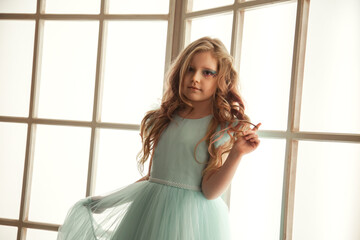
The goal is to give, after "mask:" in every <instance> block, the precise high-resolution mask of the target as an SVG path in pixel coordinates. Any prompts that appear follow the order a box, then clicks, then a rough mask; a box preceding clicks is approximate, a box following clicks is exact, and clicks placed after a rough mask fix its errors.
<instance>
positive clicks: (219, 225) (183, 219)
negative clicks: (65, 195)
mask: <svg viewBox="0 0 360 240" xmlns="http://www.w3.org/2000/svg"><path fill="white" fill-rule="evenodd" d="M211 118H212V116H211V115H209V116H206V117H204V118H200V119H184V118H181V117H179V116H178V115H176V116H174V119H173V121H172V122H171V123H170V124H169V126H168V127H167V129H166V130H165V131H164V132H163V133H162V135H161V138H160V141H159V143H158V145H157V147H156V149H155V152H154V159H153V165H152V169H151V174H150V176H151V177H150V180H149V181H142V182H138V183H133V184H130V185H128V186H126V187H123V188H121V189H119V190H116V191H114V192H113V193H111V194H109V195H107V196H105V197H103V198H101V199H99V200H94V199H93V198H91V197H89V198H86V199H82V200H80V201H78V202H77V203H76V204H75V205H74V206H73V207H72V208H71V209H70V211H69V213H68V215H67V217H66V219H65V222H64V224H63V225H62V226H61V227H60V229H59V234H58V240H65V239H66V240H90V239H91V240H95V239H96V240H97V239H99V240H100V239H102V240H103V239H104V240H108V239H109V240H110V239H113V240H228V239H230V230H229V222H228V208H227V205H226V204H225V203H224V201H223V200H222V198H221V197H218V198H217V199H214V200H208V199H206V198H205V197H204V195H203V194H202V192H201V172H202V170H203V169H204V167H205V164H206V162H207V161H208V158H209V155H208V152H207V146H206V143H205V142H202V143H201V144H199V146H198V148H197V151H196V156H197V160H198V161H199V162H201V163H198V162H196V161H195V158H194V147H195V145H196V143H197V142H198V141H199V140H200V139H201V138H203V137H204V135H205V133H206V130H207V127H208V124H209V122H210V121H211ZM225 140H226V138H224V139H222V141H225Z"/></svg>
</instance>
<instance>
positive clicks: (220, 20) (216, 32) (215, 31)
mask: <svg viewBox="0 0 360 240" xmlns="http://www.w3.org/2000/svg"><path fill="white" fill-rule="evenodd" d="M232 20H233V14H232V13H226V14H218V15H213V16H210V17H201V18H195V19H193V20H192V21H191V27H190V28H191V37H190V41H191V42H193V41H195V40H197V39H199V38H201V37H205V36H209V37H213V38H219V39H220V40H221V41H222V42H223V43H224V45H225V46H226V48H227V50H228V51H229V52H230V46H231V31H232Z"/></svg>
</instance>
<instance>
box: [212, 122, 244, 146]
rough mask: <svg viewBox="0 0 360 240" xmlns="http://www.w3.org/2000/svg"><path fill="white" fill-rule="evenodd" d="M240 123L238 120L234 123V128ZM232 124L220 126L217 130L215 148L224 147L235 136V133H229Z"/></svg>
mask: <svg viewBox="0 0 360 240" xmlns="http://www.w3.org/2000/svg"><path fill="white" fill-rule="evenodd" d="M238 123H239V121H238V120H236V121H235V122H234V123H232V126H233V127H235V126H236V125H237V124H238ZM229 128H230V123H225V124H219V125H218V126H217V128H216V130H215V138H214V139H215V140H217V141H216V142H214V145H215V148H218V147H219V146H221V145H223V144H224V143H226V142H228V141H230V139H231V136H233V135H234V134H233V132H232V131H229Z"/></svg>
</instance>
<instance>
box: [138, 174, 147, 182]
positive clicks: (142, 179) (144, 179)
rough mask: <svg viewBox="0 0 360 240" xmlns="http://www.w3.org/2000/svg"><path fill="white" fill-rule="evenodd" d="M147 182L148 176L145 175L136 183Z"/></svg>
mask: <svg viewBox="0 0 360 240" xmlns="http://www.w3.org/2000/svg"><path fill="white" fill-rule="evenodd" d="M146 180H149V174H147V175H145V176H144V177H142V178H140V179H139V180H137V181H136V182H141V181H146Z"/></svg>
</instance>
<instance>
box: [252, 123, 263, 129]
mask: <svg viewBox="0 0 360 240" xmlns="http://www.w3.org/2000/svg"><path fill="white" fill-rule="evenodd" d="M260 126H261V123H258V124H257V125H256V126H255V127H253V129H252V130H254V131H257V130H259V127H260Z"/></svg>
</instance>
